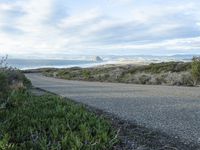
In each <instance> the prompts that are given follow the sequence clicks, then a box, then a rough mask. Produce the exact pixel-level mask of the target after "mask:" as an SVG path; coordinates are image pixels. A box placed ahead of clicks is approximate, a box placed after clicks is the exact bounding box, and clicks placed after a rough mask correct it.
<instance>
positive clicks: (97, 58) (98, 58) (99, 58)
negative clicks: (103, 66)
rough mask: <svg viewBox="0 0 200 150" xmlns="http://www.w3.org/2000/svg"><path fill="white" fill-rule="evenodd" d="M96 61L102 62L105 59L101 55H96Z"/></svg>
mask: <svg viewBox="0 0 200 150" xmlns="http://www.w3.org/2000/svg"><path fill="white" fill-rule="evenodd" d="M94 61H96V62H101V61H103V59H102V58H101V57H99V56H95V57H94Z"/></svg>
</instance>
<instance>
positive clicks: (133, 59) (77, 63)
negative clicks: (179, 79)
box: [7, 55, 193, 70]
mask: <svg viewBox="0 0 200 150" xmlns="http://www.w3.org/2000/svg"><path fill="white" fill-rule="evenodd" d="M100 57H101V58H102V59H103V61H100V62H97V61H95V60H92V59H91V58H92V57H91V56H88V57H87V56H84V57H83V56H81V57H80V59H78V57H76V59H75V60H73V59H72V60H69V59H13V58H8V60H7V63H8V66H11V67H14V68H18V69H22V70H25V69H36V68H70V67H83V68H85V67H92V66H98V65H105V64H120V63H126V62H129V63H132V64H134V63H137V64H138V63H159V62H167V61H183V62H188V61H191V59H192V57H193V55H174V56H144V55H137V56H136V55H134V56H115V55H113V56H112V55H111V56H100ZM83 58H84V59H83Z"/></svg>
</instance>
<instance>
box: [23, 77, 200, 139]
mask: <svg viewBox="0 0 200 150" xmlns="http://www.w3.org/2000/svg"><path fill="white" fill-rule="evenodd" d="M27 77H28V78H29V79H31V81H32V83H33V85H34V86H35V87H39V88H42V89H45V90H48V91H51V92H54V93H57V94H59V95H61V96H64V97H68V98H71V99H73V100H75V101H78V102H81V103H85V104H88V105H90V106H94V107H97V108H99V109H102V110H104V111H106V112H110V113H113V114H116V115H118V116H119V117H121V118H123V119H128V120H130V121H134V122H137V123H138V124H140V125H143V126H146V127H147V128H150V129H156V130H159V131H163V132H166V133H168V134H170V135H171V136H179V137H181V139H182V140H183V141H184V142H186V143H187V142H195V143H196V142H200V88H194V87H172V86H153V85H134V84H117V83H99V82H83V81H68V80H62V79H54V78H48V77H44V76H42V75H40V74H27Z"/></svg>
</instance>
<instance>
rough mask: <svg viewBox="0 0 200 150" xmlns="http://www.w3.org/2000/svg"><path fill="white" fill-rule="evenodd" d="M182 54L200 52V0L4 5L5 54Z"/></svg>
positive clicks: (1, 48)
mask: <svg viewBox="0 0 200 150" xmlns="http://www.w3.org/2000/svg"><path fill="white" fill-rule="evenodd" d="M177 53H178V54H195V53H196V54H199V53H200V0H0V55H2V54H10V55H15V56H21V57H23V56H25V55H27V54H29V55H31V54H36V55H37V54H38V55H42V54H43V55H45V57H48V55H52V54H56V55H63V54H65V55H68V54H73V55H76V54H77V55H82V54H89V55H90V54H91V55H106V54H108V55H110V54H119V55H122V54H123V55H134V54H137V55H138V54H152V55H153V54H155V55H158V54H159V55H165V54H177Z"/></svg>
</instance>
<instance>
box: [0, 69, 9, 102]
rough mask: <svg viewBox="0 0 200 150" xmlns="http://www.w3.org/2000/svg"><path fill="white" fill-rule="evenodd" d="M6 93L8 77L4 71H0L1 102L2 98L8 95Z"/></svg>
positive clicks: (7, 91) (7, 90)
mask: <svg viewBox="0 0 200 150" xmlns="http://www.w3.org/2000/svg"><path fill="white" fill-rule="evenodd" d="M8 93H9V84H8V78H7V76H6V74H5V73H4V72H0V101H1V102H2V100H3V99H5V98H6V97H7V96H8ZM0 104H1V103H0Z"/></svg>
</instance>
